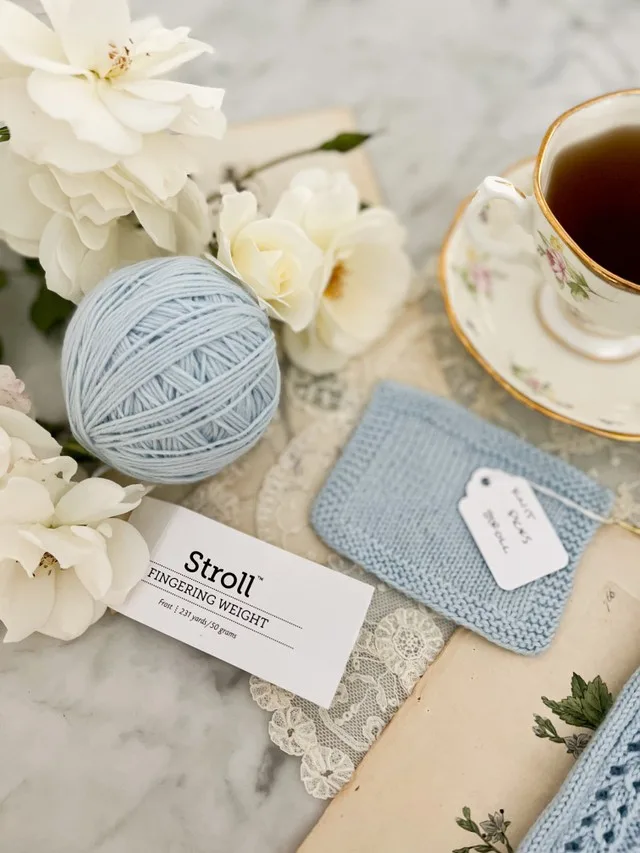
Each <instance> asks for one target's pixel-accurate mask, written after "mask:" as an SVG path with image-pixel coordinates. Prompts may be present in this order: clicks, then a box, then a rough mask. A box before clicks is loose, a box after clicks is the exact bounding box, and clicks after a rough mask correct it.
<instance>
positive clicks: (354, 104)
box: [0, 0, 640, 853]
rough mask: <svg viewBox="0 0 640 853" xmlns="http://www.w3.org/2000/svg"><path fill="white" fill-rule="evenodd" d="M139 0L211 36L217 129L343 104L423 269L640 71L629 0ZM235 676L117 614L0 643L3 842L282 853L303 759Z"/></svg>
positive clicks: (296, 806)
mask: <svg viewBox="0 0 640 853" xmlns="http://www.w3.org/2000/svg"><path fill="white" fill-rule="evenodd" d="M25 5H28V6H29V7H31V8H33V7H34V5H35V4H34V3H33V2H32V0H29V2H28V3H25ZM133 7H134V11H135V12H136V13H137V14H149V13H156V14H159V15H160V16H161V17H162V18H163V19H164V20H165V22H166V23H169V24H172V25H178V24H189V25H190V26H191V27H192V28H193V30H194V32H195V34H196V36H197V37H200V38H202V39H204V40H206V41H210V42H211V43H213V44H214V45H215V46H216V48H217V54H216V57H215V59H214V60H213V61H212V62H211V63H207V61H204V62H202V63H194V64H193V65H191V66H187V71H188V73H189V75H190V79H191V80H192V82H204V81H205V80H206V81H207V82H210V83H216V82H217V83H218V84H219V85H221V86H224V87H226V88H227V90H228V95H227V100H226V112H227V115H228V116H229V118H230V120H231V121H246V120H252V119H256V118H260V117H267V116H277V115H282V114H286V113H290V112H295V111H298V110H309V109H313V108H318V107H324V106H335V105H342V104H346V105H347V106H350V107H351V108H352V109H353V111H354V112H355V114H356V116H357V118H358V122H359V125H360V127H361V128H362V129H378V130H380V131H381V133H380V135H379V137H378V138H377V139H376V140H375V141H374V142H373V143H372V144H371V146H370V153H371V157H372V160H373V163H374V166H375V169H376V172H377V175H378V178H379V180H380V183H381V185H382V188H383V191H384V195H385V197H386V199H387V201H388V203H389V204H390V205H391V206H393V207H394V208H395V209H396V210H397V211H398V212H399V214H400V215H401V216H402V217H403V219H404V221H405V222H406V223H407V225H408V227H409V233H410V245H411V250H412V253H413V255H414V258H415V259H416V261H417V262H419V263H420V262H422V261H424V260H425V259H426V258H427V257H428V256H429V255H431V254H432V253H433V252H434V251H435V250H436V249H437V247H438V245H439V242H440V240H441V238H442V236H443V234H444V232H445V229H446V227H447V225H448V223H449V221H450V219H451V216H452V215H453V212H454V210H455V208H456V206H457V204H458V203H459V201H460V199H461V198H462V197H463V196H465V195H466V194H467V193H468V192H469V191H470V190H471V189H472V188H473V187H474V186H475V185H476V184H477V183H478V182H479V180H480V179H481V178H482V177H483V176H484V175H485V174H487V173H489V172H495V171H499V170H501V169H502V168H504V167H505V166H507V165H508V164H509V163H511V162H513V161H515V160H518V159H519V158H521V157H523V156H525V155H528V154H530V153H533V152H534V151H535V149H536V147H537V143H538V141H539V139H540V137H541V135H542V133H543V131H544V129H545V127H546V126H547V125H548V124H549V122H550V121H551V120H552V119H553V118H554V117H555V116H556V115H557V114H558V113H559V112H560V111H562V110H563V109H565V108H566V107H568V106H570V105H572V104H574V103H576V102H578V101H580V100H583V99H585V98H588V97H590V96H593V95H596V94H599V93H601V92H603V91H608V90H612V89H617V88H623V87H628V86H634V85H637V84H638V80H639V79H640V53H639V52H638V49H637V38H638V35H637V34H638V32H640V5H638V4H637V3H635V2H634V0H538V2H536V3H522V2H518V0H449V2H447V3H442V2H436V0H423V2H418V0H394V2H393V3H392V4H390V3H389V2H387V0H271V2H269V3H259V2H256V0H234V2H228V0H227V1H226V2H223V0H181V2H180V3H175V2H170V0H155V2H151V0H133ZM26 286H28V284H27V283H25V287H26ZM11 290H12V291H15V288H11ZM9 298H11V299H15V296H14V295H10V294H9V293H8V292H7V291H5V292H4V293H3V294H2V295H0V333H1V335H2V337H3V338H4V340H5V343H6V345H7V348H8V349H9V350H10V349H11V347H13V346H14V345H15V340H16V339H17V337H19V336H20V329H21V328H22V329H23V327H22V326H20V325H19V324H18V325H16V324H13V323H7V322H5V319H6V317H7V314H8V300H9ZM28 301H29V297H28V295H27V294H25V295H24V302H25V304H27V303H28ZM23 331H24V329H23ZM38 346H40V347H44V348H46V346H47V344H46V343H41V344H38ZM37 361H38V362H39V364H42V363H44V362H45V361H46V353H43V354H41V355H40V356H39V357H38V359H37ZM53 368H54V365H53V366H52V370H53ZM23 378H24V379H26V380H27V382H28V383H29V384H31V382H32V378H31V377H30V376H24V375H23ZM53 379H54V377H49V378H46V381H45V382H43V383H42V384H43V386H46V387H49V386H51V387H54V386H55V382H53ZM52 382H53V384H52ZM54 391H55V387H54ZM43 393H44V392H43ZM55 396H56V395H55V393H54V394H53V399H52V400H51V401H50V402H49V403H48V405H49V407H50V408H49V412H50V415H51V416H53V415H54V410H55V407H56V405H57V402H56V399H55ZM41 408H42V407H41ZM44 408H46V406H45V407H44ZM247 679H248V676H246V675H245V674H243V673H239V672H238V671H237V670H235V669H233V668H232V667H230V666H228V665H227V664H224V663H222V662H220V661H215V660H212V659H210V658H207V657H206V656H204V655H202V654H201V653H199V652H197V651H195V650H194V649H191V648H188V647H186V646H184V645H181V644H179V643H176V642H174V641H173V640H170V639H168V638H166V637H163V636H162V635H160V634H158V633H155V632H154V631H151V630H150V629H147V628H144V627H142V626H139V625H137V624H135V623H133V622H130V621H129V620H127V619H125V618H123V617H120V616H117V615H111V616H107V617H105V619H104V620H103V621H102V622H101V623H99V624H98V625H97V626H95V627H94V628H93V629H92V630H91V631H90V632H89V633H88V634H87V635H86V636H85V637H83V638H82V639H81V640H80V641H78V642H75V643H72V644H70V645H67V646H65V645H63V644H58V643H56V642H55V641H50V640H47V639H46V638H40V637H36V638H33V639H32V640H30V641H28V642H26V643H24V644H21V645H19V646H17V647H1V648H0V840H1V841H0V849H1V850H2V851H3V853H4V851H7V853H131V851H141V853H142V851H147V850H149V851H154V853H254V851H255V853H258V851H259V852H260V853H290V851H293V850H295V848H296V846H297V843H298V842H299V841H300V840H301V839H302V838H303V837H304V835H305V834H306V832H307V831H308V829H309V828H310V826H311V825H312V824H313V822H314V821H315V819H316V818H317V816H318V815H319V812H320V810H321V809H322V808H323V803H321V802H320V801H317V800H313V799H312V798H311V797H309V796H308V795H307V794H306V793H305V791H304V788H303V787H302V785H301V783H300V780H299V762H298V760H297V759H295V758H291V757H289V756H285V755H284V754H282V753H281V752H279V750H278V749H277V747H275V746H274V745H273V744H271V742H270V741H269V738H268V734H267V731H266V723H267V719H268V718H267V716H266V715H265V714H264V712H263V711H261V710H260V709H259V708H258V707H257V706H256V705H255V704H254V703H253V701H252V700H251V698H250V696H249V691H248V687H247Z"/></svg>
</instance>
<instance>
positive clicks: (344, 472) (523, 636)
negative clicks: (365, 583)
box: [312, 383, 613, 654]
mask: <svg viewBox="0 0 640 853" xmlns="http://www.w3.org/2000/svg"><path fill="white" fill-rule="evenodd" d="M480 467H489V468H499V469H501V470H502V471H505V472H507V473H509V474H515V475H518V476H522V477H526V478H527V479H529V480H532V481H533V482H535V483H537V484H539V485H541V486H546V487H547V488H549V489H552V490H553V491H554V492H557V493H558V494H560V495H563V496H565V497H567V498H570V499H571V500H573V501H575V502H576V503H578V504H580V506H583V507H586V508H587V509H590V510H592V511H594V512H596V513H598V514H599V515H603V516H607V515H608V514H609V511H610V509H611V505H612V502H613V495H612V493H611V492H610V491H608V490H607V489H604V488H602V487H601V486H599V485H598V484H597V483H594V482H593V481H592V480H591V479H589V477H587V476H586V475H585V474H583V473H582V472H580V471H578V470H576V469H575V468H572V467H571V466H569V465H567V464H566V463H564V462H562V461H561V460H560V459H556V458H555V457H553V456H549V455H548V454H547V453H543V452H542V451H541V450H538V449H537V448H535V447H532V446H531V445H530V444H527V443H526V442H524V441H522V440H520V439H519V438H517V437H516V436H514V435H512V434H511V433H508V432H505V431H504V430H501V429H498V428H497V427H494V426H493V425H491V424H489V423H487V422H486V421H483V420H481V419H480V418H477V417H476V416H475V415H472V414H471V413H469V412H467V411H466V410H465V409H463V408H461V407H460V406H458V405H457V404H455V403H452V402H450V401H448V400H443V399H440V398H438V397H434V396H431V395H429V394H425V393H423V392H422V391H417V390H415V389H411V388H406V387H404V386H401V385H397V384H395V383H383V384H381V385H379V386H378V387H377V389H376V391H375V393H374V396H373V400H372V402H371V403H370V404H369V407H368V409H367V411H366V413H365V415H364V417H363V419H362V421H361V422H360V424H359V426H358V427H357V428H356V430H355V432H354V434H353V436H352V438H351V440H350V442H349V444H348V445H347V447H346V449H345V451H344V453H343V455H342V457H341V458H340V460H339V461H338V463H337V465H336V467H335V468H334V470H333V471H332V473H331V475H330V476H329V479H328V481H327V483H326V484H325V486H324V488H323V489H322V491H321V492H320V495H319V496H318V498H317V500H316V503H315V506H314V508H313V512H312V524H313V526H314V527H315V529H316V531H317V533H318V534H319V536H320V537H321V538H322V539H324V541H325V542H326V543H327V544H328V545H329V546H330V547H331V548H334V549H335V550H336V551H338V552H340V553H341V554H344V555H345V556H346V557H348V558H349V559H351V560H353V561H354V562H356V563H359V564H360V565H361V566H363V567H364V568H365V569H367V570H368V571H370V572H372V573H373V574H374V575H376V576H377V577H379V578H381V579H382V580H384V581H386V582H387V583H389V584H391V585H392V586H394V587H396V588H397V589H399V590H401V591H402V592H404V593H406V594H407V595H409V596H411V597H412V598H415V599H417V600H418V601H421V602H422V603H423V604H426V605H428V606H429V607H431V608H432V609H433V610H436V611H437V612H439V613H442V614H443V615H444V616H447V617H449V618H450V619H452V620H453V621H454V622H457V623H458V624H460V625H465V626H466V627H468V628H471V629H472V630H473V631H476V632H477V633H479V634H482V635H483V636H485V637H486V638H487V639H489V640H491V641H492V642H494V643H497V644H498V645H501V646H504V647H505V648H508V649H512V650H513V651H516V652H520V653H522V654H536V653H537V652H540V651H542V650H543V649H544V648H546V646H548V645H549V643H550V642H551V640H552V639H553V635H554V633H555V631H556V628H557V626H558V623H559V621H560V617H561V615H562V611H563V609H564V606H565V603H566V601H567V598H568V596H569V593H570V592H571V586H572V583H573V575H574V571H575V568H576V565H577V563H578V560H579V558H580V556H581V554H582V552H583V550H584V548H585V547H586V545H587V544H588V542H589V540H590V539H591V536H592V535H593V533H594V532H595V529H596V528H597V526H598V525H597V523H596V522H593V521H591V520H589V519H588V518H585V516H584V515H582V514H581V513H579V512H577V511H576V510H573V509H570V508H569V507H567V506H565V505H564V504H562V503H560V501H557V500H555V499H553V498H551V497H546V496H544V495H539V496H538V497H539V499H540V503H541V504H542V506H543V507H544V509H545V511H546V513H547V515H548V516H549V519H550V521H551V523H552V524H553V526H554V527H555V529H556V531H557V532H558V535H559V536H560V539H561V541H562V543H563V544H564V546H565V548H566V549H567V552H568V554H569V565H568V566H567V568H566V569H563V570H561V571H559V572H556V573H555V574H552V575H548V576H547V577H544V578H541V579H540V580H537V581H534V582H533V583H530V584H527V585H526V586H523V587H520V588H519V589H517V590H513V591H505V590H503V589H501V588H500V587H499V586H498V585H497V583H496V582H495V580H494V579H493V576H492V574H491V572H490V571H489V568H488V566H487V565H486V563H485V561H484V559H483V558H482V556H481V554H480V552H479V551H478V548H477V547H476V544H475V542H474V541H473V539H472V538H471V535H470V533H469V531H468V530H467V528H466V526H465V524H464V522H463V521H462V518H461V517H460V515H459V513H458V502H459V500H460V499H461V498H462V497H463V496H464V494H465V487H466V484H467V482H468V481H469V479H470V477H471V475H472V473H473V472H474V471H475V470H476V469H477V468H480Z"/></svg>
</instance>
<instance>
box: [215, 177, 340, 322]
mask: <svg viewBox="0 0 640 853" xmlns="http://www.w3.org/2000/svg"><path fill="white" fill-rule="evenodd" d="M218 241H219V250H218V261H219V262H220V263H221V264H222V265H223V266H225V267H227V268H228V269H229V270H231V272H233V273H234V274H235V275H237V276H238V278H240V279H241V280H242V281H244V283H245V284H246V285H247V286H248V287H249V288H251V290H252V291H253V292H254V294H255V295H256V296H257V297H258V299H259V300H260V301H261V302H262V304H264V305H265V306H266V308H267V309H268V311H269V313H270V314H271V316H273V317H276V318H277V319H278V320H282V321H283V322H284V323H286V324H287V325H288V326H290V327H291V328H292V329H293V330H294V331H300V330H301V329H304V328H305V327H306V326H307V325H308V324H309V323H310V322H311V319H312V318H313V315H314V313H315V310H316V306H317V302H318V298H319V295H320V288H321V286H322V276H323V267H324V258H323V255H322V252H321V251H320V249H319V248H318V247H317V246H315V245H314V244H313V243H312V242H311V240H310V239H309V238H308V237H307V236H306V235H305V233H304V232H303V231H302V229H301V228H300V227H299V226H298V225H296V224H295V223H294V222H290V221H289V220H285V219H275V218H274V217H269V218H260V217H259V216H258V214H257V200H256V198H255V196H254V195H253V193H250V192H247V191H244V192H241V193H229V194H227V195H225V196H224V197H223V199H222V207H221V211H220V222H219V229H218Z"/></svg>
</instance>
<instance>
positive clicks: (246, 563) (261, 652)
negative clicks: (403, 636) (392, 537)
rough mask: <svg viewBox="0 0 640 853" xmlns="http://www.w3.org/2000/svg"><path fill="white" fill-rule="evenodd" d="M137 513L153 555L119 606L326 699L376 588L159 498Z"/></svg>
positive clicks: (267, 677)
mask: <svg viewBox="0 0 640 853" xmlns="http://www.w3.org/2000/svg"><path fill="white" fill-rule="evenodd" d="M130 520H131V523H132V524H133V525H134V526H135V527H137V529H138V530H139V531H140V533H142V535H143V536H144V538H145V539H146V541H147V543H148V545H149V549H150V551H151V562H150V564H149V568H148V571H147V574H146V576H145V577H144V578H143V580H142V581H140V583H139V584H138V585H137V586H136V587H134V589H133V590H132V591H131V593H130V595H129V596H128V598H127V600H126V601H125V603H124V604H123V605H122V607H120V608H119V612H120V613H123V614H124V615H125V616H130V617H131V618H132V619H135V620H136V621H138V622H142V623H143V624H144V625H149V626H150V627H151V628H155V629H156V630H158V631H162V632H163V633H164V634H168V635H169V636H170V637H174V638H175V639H177V640H181V641H182V642H184V643H188V644H189V645H190V646H194V647H195V648H197V649H201V650H202V651H204V652H207V653H208V654H210V655H214V656H215V657H217V658H220V659H221V660H225V661H227V662H228V663H231V664H234V665H235V666H238V667H240V668H241V669H244V670H246V671H247V672H251V673H253V674H254V675H257V676H259V677H260V678H264V679H265V680H267V681H272V682H273V683H274V684H277V685H278V686H279V687H283V688H285V689H286V690H291V691H292V692H293V693H295V694H297V695H298V696H302V697H304V698H305V699H309V700H310V701H312V702H315V703H316V704H318V705H321V706H322V707H323V708H328V707H329V705H330V704H331V700H332V699H333V696H334V693H335V691H336V689H337V687H338V683H339V681H340V679H341V677H342V675H343V673H344V669H345V666H346V664H347V660H348V657H349V654H350V653H351V650H352V648H353V646H354V644H355V641H356V639H357V637H358V633H359V631H360V628H361V627H362V623H363V621H364V618H365V616H366V613H367V610H368V608H369V603H370V601H371V596H372V595H373V587H372V586H369V585H368V584H364V583H361V582H360V581H358V580H355V579H354V578H350V577H347V576H346V575H343V574H340V572H335V571H333V570H331V569H327V568H325V567H324V566H320V565H318V564H317V563H312V562H311V561H310V560H305V559H303V558H302V557H298V556H296V555H295V554H290V553H288V552H287V551H282V550H281V549H280V548H276V547H274V546H273V545H268V544H267V543H265V542H261V541H260V540H258V539H255V538H254V537H253V536H248V535H247V534H245V533H240V532H239V531H237V530H233V529H232V528H230V527H226V526H225V525H223V524H220V523H219V522H217V521H213V520H211V519H210V518H205V517H204V516H202V515H198V513H195V512H192V511H191V510H188V509H185V508H184V507H178V506H175V505H173V504H169V503H165V502H163V501H159V500H155V499H154V498H145V499H144V500H143V501H142V503H141V504H140V506H139V507H138V509H136V510H135V512H134V513H133V514H132V516H131V519H130Z"/></svg>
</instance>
